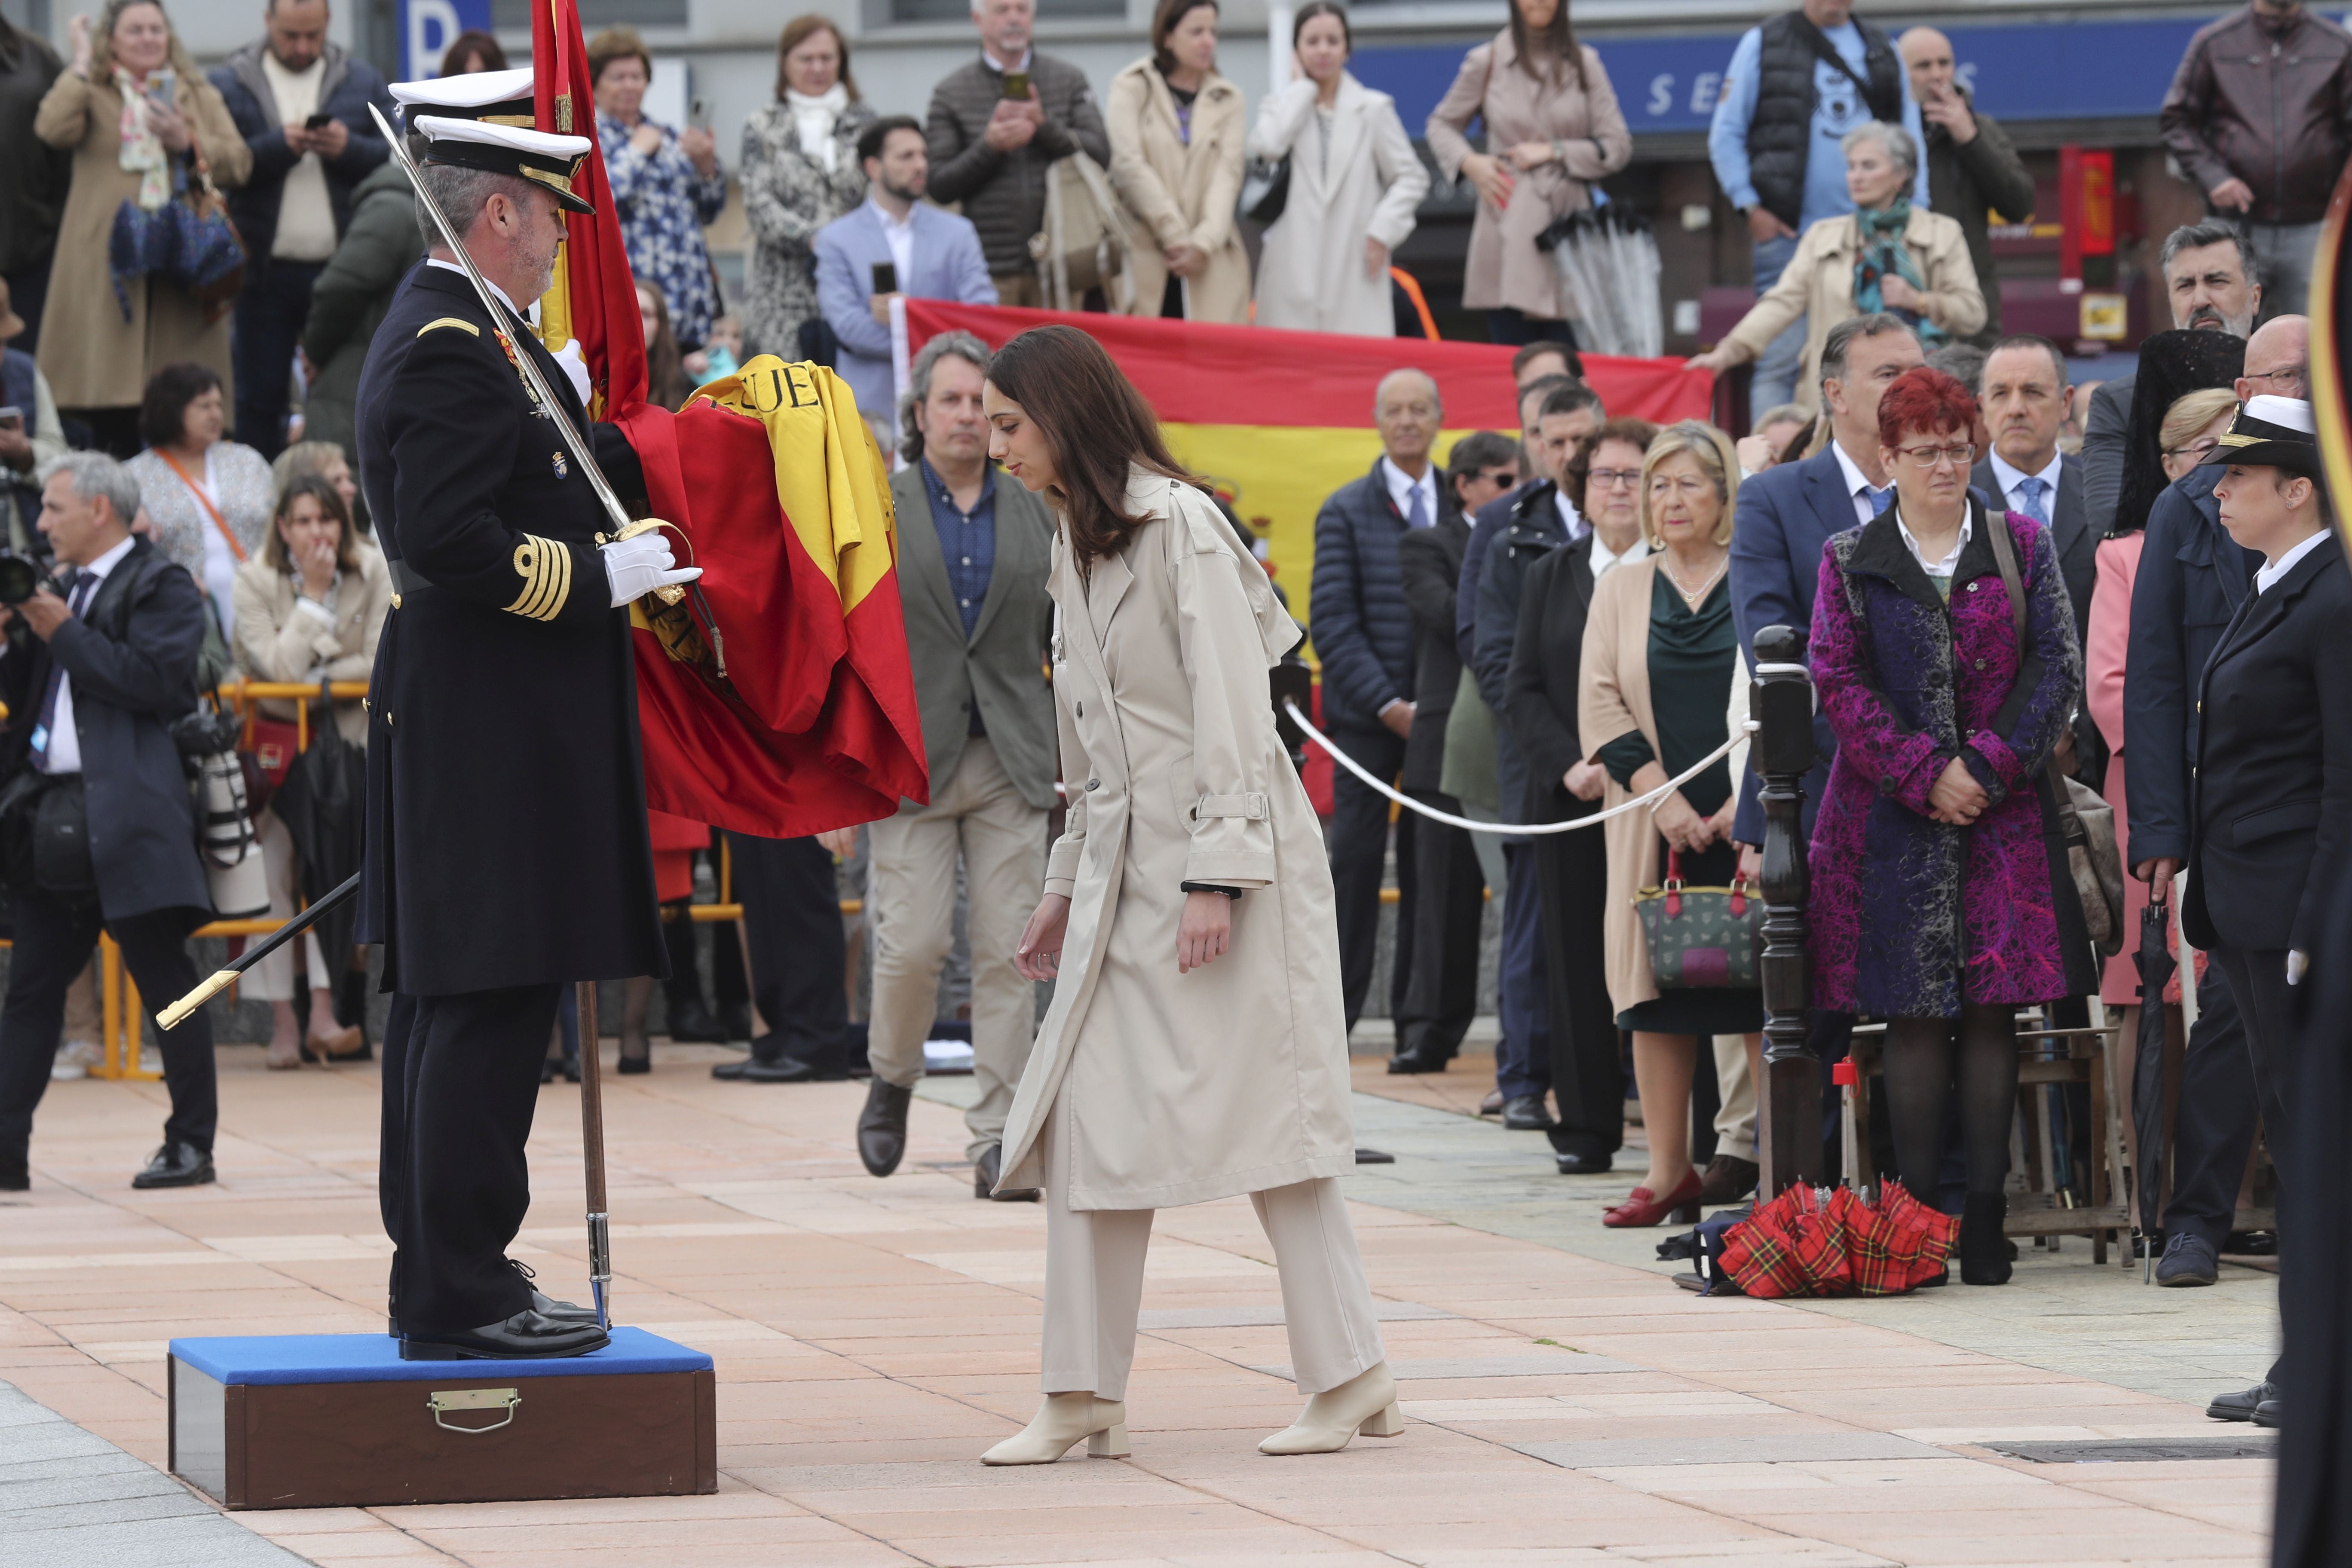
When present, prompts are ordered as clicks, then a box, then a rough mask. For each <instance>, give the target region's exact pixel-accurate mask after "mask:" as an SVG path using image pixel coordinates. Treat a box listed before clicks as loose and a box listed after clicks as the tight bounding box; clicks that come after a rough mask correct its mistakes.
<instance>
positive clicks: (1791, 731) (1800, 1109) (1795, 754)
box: [1751, 626, 1822, 1197]
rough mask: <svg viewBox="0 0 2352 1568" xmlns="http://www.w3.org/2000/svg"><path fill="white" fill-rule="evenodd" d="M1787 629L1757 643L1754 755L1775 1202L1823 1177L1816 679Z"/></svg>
mask: <svg viewBox="0 0 2352 1568" xmlns="http://www.w3.org/2000/svg"><path fill="white" fill-rule="evenodd" d="M1804 658H1805V644H1804V639H1803V638H1802V637H1800V636H1799V635H1798V634H1797V633H1796V632H1795V631H1794V630H1792V629H1791V628H1790V627H1788V626H1766V627H1765V628H1764V629H1763V630H1761V631H1759V632H1758V633H1757V634H1756V684H1755V697H1754V701H1753V703H1752V704H1751V706H1752V707H1753V708H1754V710H1755V715H1756V721H1757V724H1758V726H1759V727H1758V730H1757V734H1756V740H1755V742H1754V747H1753V751H1752V753H1751V754H1752V755H1753V757H1754V759H1755V765H1756V771H1757V773H1758V774H1759V776H1760V777H1761V778H1762V780H1763V790H1762V792H1761V795H1760V798H1761V800H1762V801H1763V805H1764V869H1763V877H1764V889H1763V890H1764V956H1763V963H1762V969H1763V978H1764V1016H1765V1024H1764V1081H1763V1082H1762V1083H1759V1084H1758V1085H1757V1086H1756V1091H1757V1097H1758V1098H1757V1105H1756V1151H1757V1152H1756V1159H1757V1163H1758V1164H1759V1165H1760V1166H1761V1167H1762V1173H1761V1192H1762V1194H1763V1195H1764V1196H1765V1197H1772V1196H1774V1195H1776V1194H1780V1193H1781V1192H1783V1191H1785V1190H1786V1189H1788V1188H1790V1187H1791V1186H1794V1185H1796V1184H1798V1183H1800V1182H1807V1183H1812V1182H1818V1181H1819V1180H1820V1179H1821V1176H1822V1079H1821V1068H1820V1066H1819V1064H1818V1063H1816V1062H1815V1061H1814V1060H1813V1055H1812V1053H1811V1051H1810V1050H1808V1049H1807V1048H1806V1046H1805V1040H1806V1036H1807V1032H1808V1031H1807V1029H1806V1026H1805V1004H1806V1001H1807V997H1808V994H1809V993H1810V990H1811V986H1810V984H1809V980H1808V975H1807V970H1806V954H1805V897H1806V886H1807V877H1806V871H1805V837H1804V809H1805V774H1806V773H1809V772H1811V769H1812V765H1813V678H1812V675H1811V672H1810V671H1809V670H1808V669H1807V668H1805V663H1804Z"/></svg>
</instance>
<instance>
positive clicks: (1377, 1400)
mask: <svg viewBox="0 0 2352 1568" xmlns="http://www.w3.org/2000/svg"><path fill="white" fill-rule="evenodd" d="M1403 1430H1404V1415H1403V1414H1402V1412H1401V1411H1399V1410H1398V1409H1397V1403H1396V1379H1395V1378H1393V1377H1391V1376H1390V1375H1389V1363H1386V1362H1381V1363H1380V1364H1379V1365H1377V1366H1371V1367H1367V1368H1365V1369H1364V1370H1363V1371H1362V1372H1360V1373H1357V1374H1356V1375H1355V1376H1353V1377H1351V1378H1349V1380H1348V1381H1347V1382H1345V1383H1343V1384H1340V1385H1339V1387H1337V1388H1328V1389H1325V1390H1324V1391H1323V1392H1322V1393H1320V1394H1316V1395H1314V1396H1313V1397H1311V1398H1309V1399H1308V1400H1307V1408H1306V1409H1305V1410H1304V1411H1303V1412H1301V1413H1300V1415H1299V1417H1298V1419H1297V1421H1295V1422H1293V1423H1291V1425H1290V1426H1286V1427H1285V1428H1284V1429H1283V1430H1282V1431H1279V1432H1276V1434H1275V1435H1274V1436H1271V1437H1268V1438H1267V1439H1266V1440H1265V1442H1263V1443H1260V1444H1259V1445H1258V1446H1257V1451H1258V1452H1259V1453H1261V1454H1336V1453H1338V1452H1339V1450H1340V1449H1342V1448H1344V1447H1347V1446H1348V1441H1349V1438H1351V1437H1353V1436H1356V1434H1357V1433H1359V1432H1360V1433H1362V1434H1363V1435H1364V1436H1367V1437H1393V1436H1396V1435H1397V1434H1398V1433H1400V1432H1402V1431H1403Z"/></svg>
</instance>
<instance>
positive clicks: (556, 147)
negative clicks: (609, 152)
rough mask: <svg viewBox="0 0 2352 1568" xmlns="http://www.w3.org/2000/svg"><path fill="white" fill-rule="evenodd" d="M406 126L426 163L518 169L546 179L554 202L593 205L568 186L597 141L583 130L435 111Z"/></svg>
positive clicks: (589, 209)
mask: <svg viewBox="0 0 2352 1568" xmlns="http://www.w3.org/2000/svg"><path fill="white" fill-rule="evenodd" d="M409 131H410V133H411V134H412V135H413V136H415V137H417V138H420V139H422V141H423V142H424V148H423V152H422V153H421V154H420V156H421V159H422V161H423V162H425V163H451V164H456V165H458V166H460V167H463V168H467V169H487V170H488V171H489V172H491V173H492V174H515V175H519V176H520V177H521V178H523V179H526V180H534V181H537V182H538V183H539V184H542V185H545V186H546V187H547V188H548V190H549V191H550V192H551V193H552V194H553V195H554V196H555V199H556V200H557V201H558V202H561V203H562V205H564V206H566V207H569V208H570V209H571V210H572V211H573V212H576V213H593V212H594V211H595V210H596V209H595V207H594V206H593V205H591V204H590V203H589V202H588V200H587V199H586V198H585V197H583V196H581V195H578V194H576V193H575V192H574V191H573V190H572V181H573V180H574V179H576V178H578V176H579V174H580V165H581V164H583V163H585V162H587V159H588V154H589V153H592V152H593V151H594V150H595V146H596V144H595V143H594V142H591V141H589V140H588V138H586V137H585V136H558V135H556V134H555V133H554V132H549V131H532V130H530V129H527V128H526V127H523V126H520V125H500V124H498V123H497V122H495V121H488V120H452V119H449V118H447V117H446V116H443V115H437V114H425V115H419V116H418V117H417V118H416V119H415V120H414V121H411V122H410V124H409Z"/></svg>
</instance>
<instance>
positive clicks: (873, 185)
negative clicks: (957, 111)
mask: <svg viewBox="0 0 2352 1568" xmlns="http://www.w3.org/2000/svg"><path fill="white" fill-rule="evenodd" d="M857 157H858V161H859V162H860V163H863V164H864V165H865V167H866V200H865V202H864V203H863V204H861V205H858V206H856V207H853V208H852V209H850V210H849V211H848V212H846V213H844V214H843V215H842V216H839V217H837V218H835V219H834V220H833V221H832V222H831V223H829V224H827V225H825V226H824V227H823V228H821V229H819V230H817V231H816V241H815V246H814V248H815V251H816V308H817V310H818V311H819V313H821V314H822V315H823V316H824V320H825V324H826V325H828V326H830V327H831V328H832V329H833V335H834V336H835V337H836V338H839V339H840V340H841V353H840V356H839V358H838V360H837V361H836V363H835V365H834V369H835V370H836V371H839V372H840V373H841V379H842V380H844V381H845V382H847V383H848V384H849V390H850V391H851V392H852V393H854V394H856V397H857V411H858V412H859V413H860V414H863V415H864V416H866V418H868V419H881V420H888V419H892V418H895V417H896V416H897V414H898V407H897V399H898V393H897V389H896V388H895V387H894V386H893V385H892V384H891V377H890V300H891V296H892V295H894V294H903V295H906V296H908V297H909V298H912V299H918V300H957V301H959V302H961V303H962V304H966V305H993V304H995V303H996V285H995V284H993V283H992V282H990V281H989V279H988V263H987V262H986V261H985V260H984V259H982V256H981V251H980V231H979V230H977V229H975V228H973V227H972V226H971V219H970V218H966V217H959V216H957V215H955V214H954V213H951V212H949V211H947V210H945V209H944V208H941V207H935V206H932V205H929V204H928V203H926V202H925V201H924V200H923V192H924V189H925V188H926V186H927V185H928V184H929V180H930V164H929V154H928V153H926V152H925V151H924V148H923V128H922V127H921V126H919V125H918V124H916V123H915V121H913V120H912V119H910V118H909V117H908V116H906V115H904V114H897V115H891V116H889V117H887V118H886V119H882V120H877V121H875V122H874V123H873V124H871V125H868V126H867V127H866V129H865V130H864V131H862V132H859V133H858V137H857ZM877 266H887V267H888V268H890V269H891V270H892V272H893V273H895V274H896V277H895V279H892V278H889V277H884V278H882V279H879V280H880V281H882V282H883V283H885V284H888V283H891V282H893V281H895V283H896V287H895V288H889V287H886V288H880V289H877V288H876V287H875V284H876V282H877V276H876V269H877Z"/></svg>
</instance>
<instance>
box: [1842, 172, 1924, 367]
mask: <svg viewBox="0 0 2352 1568" xmlns="http://www.w3.org/2000/svg"><path fill="white" fill-rule="evenodd" d="M1853 221H1854V224H1855V226H1856V231H1857V232H1858V234H1859V235H1860V237H1861V244H1860V245H1859V246H1858V247H1856V249H1855V252H1854V260H1853V303H1854V309H1855V310H1859V311H1860V312H1862V313H1863V314H1864V315H1866V316H1867V315H1874V314H1875V313H1877V312H1878V311H1880V310H1890V309H1891V307H1889V306H1888V305H1887V304H1886V303H1885V297H1884V295H1883V294H1882V293H1881V291H1880V289H1879V284H1880V282H1881V281H1882V280H1883V279H1885V278H1887V277H1888V276H1889V275H1892V276H1894V277H1897V278H1900V279H1903V281H1905V282H1906V283H1908V284H1910V285H1911V287H1913V288H1914V289H1918V290H1919V291H1920V292H1921V293H1925V292H1927V279H1925V278H1923V277H1921V276H1920V273H1919V264H1918V263H1917V262H1916V261H1914V260H1913V259H1912V258H1911V247H1909V246H1907V245H1906V244H1904V243H1903V235H1904V231H1905V230H1906V229H1907V228H1909V227H1910V226H1911V198H1910V197H1909V196H1907V195H1904V196H1897V197H1895V203H1894V205H1892V206H1889V207H1888V208H1887V209H1886V210H1885V211H1884V212H1862V211H1857V212H1855V214H1854V215H1853ZM1893 313H1894V314H1895V315H1897V316H1900V317H1901V318H1902V319H1903V320H1904V321H1907V322H1909V323H1910V324H1911V325H1912V327H1914V328H1915V329H1916V330H1917V331H1918V333H1919V341H1920V342H1922V343H1924V344H1925V345H1926V346H1927V347H1928V348H1931V349H1932V348H1934V347H1935V346H1936V345H1937V344H1938V343H1940V342H1943V341H1944V339H1945V335H1946V334H1945V332H1944V329H1943V328H1941V327H1939V326H1937V325H1936V323H1935V322H1933V321H1929V320H1928V319H1927V317H1925V316H1923V315H1921V314H1920V313H1919V312H1918V311H1916V310H1893Z"/></svg>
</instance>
